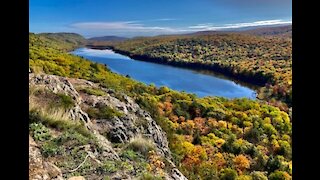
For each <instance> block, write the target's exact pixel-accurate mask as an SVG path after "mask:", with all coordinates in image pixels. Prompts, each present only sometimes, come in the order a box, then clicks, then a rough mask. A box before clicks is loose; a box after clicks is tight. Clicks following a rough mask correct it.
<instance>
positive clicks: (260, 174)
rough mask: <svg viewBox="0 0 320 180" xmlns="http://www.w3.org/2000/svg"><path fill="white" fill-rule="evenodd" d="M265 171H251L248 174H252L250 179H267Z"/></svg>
mask: <svg viewBox="0 0 320 180" xmlns="http://www.w3.org/2000/svg"><path fill="white" fill-rule="evenodd" d="M265 174H266V173H264V172H260V171H253V172H252V173H251V174H250V175H251V176H252V180H268V178H267V176H266V175H265Z"/></svg>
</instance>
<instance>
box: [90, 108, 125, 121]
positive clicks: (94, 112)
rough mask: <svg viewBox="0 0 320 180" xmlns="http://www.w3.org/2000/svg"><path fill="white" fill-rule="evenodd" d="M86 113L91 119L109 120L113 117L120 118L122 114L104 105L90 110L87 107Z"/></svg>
mask: <svg viewBox="0 0 320 180" xmlns="http://www.w3.org/2000/svg"><path fill="white" fill-rule="evenodd" d="M86 112H87V113H88V115H89V117H90V118H93V119H111V118H113V117H115V116H116V117H122V116H123V113H121V112H119V111H117V110H115V109H112V108H111V107H109V106H106V105H100V106H98V107H95V108H92V107H89V108H88V109H87V110H86Z"/></svg>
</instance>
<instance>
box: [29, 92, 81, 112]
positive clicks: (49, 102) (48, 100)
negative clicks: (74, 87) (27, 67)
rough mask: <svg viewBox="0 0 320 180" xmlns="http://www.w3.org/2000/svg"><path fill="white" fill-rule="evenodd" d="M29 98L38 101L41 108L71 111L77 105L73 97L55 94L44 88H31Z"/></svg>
mask: <svg viewBox="0 0 320 180" xmlns="http://www.w3.org/2000/svg"><path fill="white" fill-rule="evenodd" d="M29 97H31V98H32V99H34V100H36V102H37V103H38V104H39V106H40V107H44V106H45V107H48V108H50V109H52V108H63V109H71V108H72V107H74V105H75V101H74V100H73V99H72V97H70V96H68V95H66V94H62V93H54V92H52V91H49V90H46V89H43V88H35V87H31V88H30V89H29ZM30 103H31V102H30Z"/></svg>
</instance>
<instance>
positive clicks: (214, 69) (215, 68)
mask: <svg viewBox="0 0 320 180" xmlns="http://www.w3.org/2000/svg"><path fill="white" fill-rule="evenodd" d="M85 47H86V48H89V49H98V50H105V49H110V50H112V51H114V52H115V53H118V54H121V55H125V56H128V57H130V58H131V59H134V60H137V61H144V62H152V63H157V64H162V65H169V66H173V67H179V68H185V69H190V70H197V71H208V72H209V73H212V74H214V75H217V76H221V77H222V78H225V79H228V80H232V81H234V82H235V83H239V84H241V85H244V86H247V87H249V88H251V89H253V90H255V91H256V92H257V90H258V89H259V88H261V87H264V86H265V84H266V83H268V82H267V80H263V79H258V80H257V79H256V78H253V77H245V76H243V75H241V74H233V73H232V72H231V71H230V70H227V68H223V67H221V66H219V65H215V64H213V65H210V66H208V65H205V64H201V63H185V62H176V61H168V60H167V59H165V58H154V57H149V56H147V55H136V54H131V53H130V52H128V51H123V50H119V49H116V48H114V47H113V46H92V45H86V46H85Z"/></svg>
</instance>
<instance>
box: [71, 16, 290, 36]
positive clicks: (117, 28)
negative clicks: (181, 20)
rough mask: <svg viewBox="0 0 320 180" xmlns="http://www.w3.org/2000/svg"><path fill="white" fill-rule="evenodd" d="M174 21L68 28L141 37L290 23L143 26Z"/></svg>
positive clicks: (92, 23)
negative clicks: (138, 35) (130, 34)
mask: <svg viewBox="0 0 320 180" xmlns="http://www.w3.org/2000/svg"><path fill="white" fill-rule="evenodd" d="M170 20H175V19H169V18H163V19H153V20H144V21H142V20H141V21H140V20H139V21H118V22H80V23H74V24H71V25H70V27H72V28H76V29H78V30H81V31H86V32H88V31H91V32H93V31H94V32H101V33H111V34H112V33H113V34H119V33H121V34H128V33H136V34H141V35H148V34H150V35H157V34H177V33H188V32H196V31H219V30H226V29H236V28H244V27H253V26H267V25H280V24H291V23H292V22H291V21H289V20H288V21H287V20H280V19H276V20H264V21H255V22H244V23H234V24H223V25H216V24H212V23H204V24H197V25H192V26H187V27H167V26H148V25H145V24H144V23H146V22H147V21H170Z"/></svg>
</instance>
